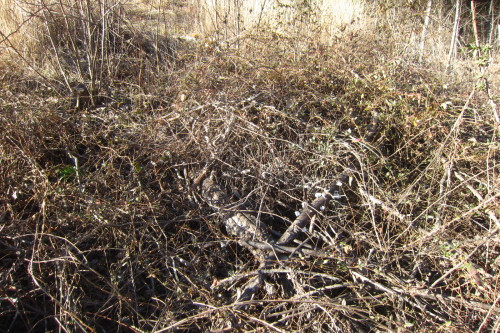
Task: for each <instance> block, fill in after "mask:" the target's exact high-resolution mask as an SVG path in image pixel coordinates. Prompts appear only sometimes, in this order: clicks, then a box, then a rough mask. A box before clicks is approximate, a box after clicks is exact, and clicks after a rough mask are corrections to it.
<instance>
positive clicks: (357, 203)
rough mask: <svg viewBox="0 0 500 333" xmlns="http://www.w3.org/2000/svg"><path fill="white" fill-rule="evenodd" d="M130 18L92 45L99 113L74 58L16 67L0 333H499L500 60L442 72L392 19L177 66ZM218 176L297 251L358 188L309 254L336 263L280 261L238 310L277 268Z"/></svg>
mask: <svg viewBox="0 0 500 333" xmlns="http://www.w3.org/2000/svg"><path fill="white" fill-rule="evenodd" d="M102 4H103V5H106V6H107V5H109V4H110V3H107V2H103V3H102ZM145 5H150V6H151V8H156V7H155V6H159V4H157V3H154V2H145ZM101 8H103V7H101ZM158 8H160V7H158ZM183 8H184V7H183ZM160 9H161V8H160ZM184 9H185V8H184ZM127 10H128V9H124V10H123V12H122V11H120V12H113V13H114V14H113V15H111V14H109V15H108V16H105V18H111V17H114V18H116V20H117V21H118V23H117V25H114V26H112V28H110V30H109V31H110V32H117V31H124V32H127V34H130V35H129V36H130V38H131V39H125V40H118V41H117V42H116V41H113V42H112V41H111V39H109V37H108V36H109V34H105V35H103V34H101V35H95V36H96V38H103V39H102V41H103V42H105V44H106V45H108V46H107V48H106V51H102V50H101V51H99V52H102V53H98V55H99V56H97V57H96V59H105V61H102V62H101V60H99V61H96V66H95V67H94V73H95V74H96V76H94V78H95V81H94V83H93V85H94V88H92V89H90V90H94V91H93V93H94V95H95V100H94V101H93V104H94V105H92V103H88V104H86V105H85V106H84V107H80V108H79V109H78V110H77V109H75V107H74V104H73V103H74V98H75V97H74V96H73V95H72V94H71V93H68V92H67V91H68V90H69V89H70V88H71V86H70V87H69V88H68V87H66V86H65V84H64V83H62V84H60V85H58V82H64V81H65V80H67V81H72V80H70V79H68V78H75V80H76V81H80V80H83V82H85V83H86V84H87V85H88V87H89V88H90V85H91V83H90V82H92V75H93V74H91V70H82V71H81V72H79V71H78V69H77V67H74V64H75V62H68V63H66V65H65V66H62V67H58V66H54V67H52V71H46V72H43V74H46V75H44V77H43V78H41V77H40V76H35V75H34V74H33V72H32V71H31V72H30V71H28V72H23V71H21V70H19V69H17V72H16V70H12V68H13V65H12V63H11V65H10V67H9V66H5V68H4V69H3V75H2V89H1V92H0V110H1V111H0V127H1V128H2V129H3V132H2V136H0V165H1V169H0V189H1V191H0V207H1V209H0V244H1V246H0V258H1V261H0V265H1V269H0V281H1V283H0V305H1V306H0V309H1V310H0V331H5V332H17V331H32V332H41V331H44V332H52V331H53V332H56V331H68V332H111V331H116V332H169V331H186V332H190V331H210V332H226V331H244V332H246V331H281V332H293V331H297V332H299V331H300V332H317V331H325V332H330V331H333V332H376V331H394V332H431V331H432V332H494V331H498V329H499V325H500V319H499V318H500V308H499V305H500V304H499V295H500V292H499V288H500V283H499V280H498V279H499V276H500V274H499V273H498V272H499V269H500V259H499V258H500V242H499V236H498V230H499V227H500V223H499V221H498V214H499V211H498V195H499V189H498V165H497V163H498V148H499V146H498V140H497V135H498V126H499V124H498V119H497V117H498V116H497V115H495V113H494V111H493V110H494V109H493V108H494V107H495V106H496V105H497V104H498V101H499V100H498V86H497V84H496V82H495V81H494V80H495V75H497V74H498V70H497V69H495V68H498V67H497V66H498V65H497V59H496V58H495V57H494V55H495V51H497V50H492V53H491V54H492V63H491V64H490V66H489V67H488V68H486V69H481V70H480V69H479V68H478V67H477V66H476V67H474V66H473V65H471V61H470V60H467V59H466V58H462V60H461V61H463V63H464V66H463V67H468V68H471V69H472V72H471V73H470V74H466V73H467V72H465V71H463V72H460V76H459V75H457V73H459V70H461V68H462V67H461V66H459V63H458V61H457V62H456V63H455V64H456V65H455V66H454V67H453V70H454V71H455V72H451V73H450V74H448V75H445V74H443V71H442V69H443V68H442V63H440V62H434V60H433V58H432V57H431V56H428V57H426V63H425V64H420V65H417V64H415V63H414V61H413V60H415V57H416V53H414V52H413V51H412V50H409V51H407V52H406V51H404V49H405V47H404V45H405V43H404V42H402V41H401V40H398V39H397V36H400V34H399V29H402V27H394V29H392V30H388V26H387V25H386V23H387V21H383V19H382V18H381V16H380V17H378V20H379V24H378V25H375V22H374V23H373V24H374V25H373V26H374V27H378V28H379V29H380V30H376V29H375V30H374V29H366V30H356V31H354V30H352V31H351V30H349V29H347V30H346V31H345V33H344V34H343V35H339V36H338V37H337V42H336V43H334V44H333V45H332V44H331V43H327V42H325V43H323V42H321V41H320V39H305V38H299V39H297V37H298V36H305V35H306V32H304V31H296V35H294V36H290V35H288V36H285V35H283V34H276V33H275V32H273V31H263V30H259V31H248V32H247V33H245V35H244V36H241V38H239V39H238V42H237V43H236V42H235V43H234V44H225V43H217V42H215V41H214V40H216V38H215V39H210V38H206V39H204V40H203V39H202V40H201V41H199V42H198V43H191V42H189V41H185V40H179V39H174V38H166V37H165V41H166V42H165V43H166V44H165V45H167V44H168V45H169V47H168V50H169V52H170V53H168V56H167V57H164V58H160V56H165V53H164V52H163V51H164V50H165V48H167V46H164V47H165V48H162V47H160V48H156V49H151V50H150V51H151V52H149V51H147V50H149V49H148V48H147V47H149V46H152V45H157V46H158V45H160V44H159V41H161V40H163V39H162V38H160V37H161V35H160V34H159V33H158V34H155V33H154V31H152V30H150V29H148V27H150V23H145V24H144V26H142V29H144V30H143V31H141V30H140V29H139V28H138V20H136V21H134V24H131V25H127V24H126V22H127V20H128V19H129V18H130V17H140V15H139V14H140V13H130V12H128V11H127ZM162 10H163V9H162ZM373 10H374V9H373ZM387 10H388V11H391V10H394V9H391V8H389V9H387ZM419 10H420V9H419ZM163 13H164V12H163ZM386 13H388V12H386ZM162 17H163V16H162V15H159V18H157V19H162ZM101 18H102V17H101ZM122 19H123V20H122ZM123 24H124V25H123ZM69 26H70V25H67V26H65V27H66V28H67V27H69ZM396 28H397V29H396ZM119 29H123V30H119ZM443 29H444V28H443ZM67 31H69V30H67ZM179 32H183V33H184V32H187V31H184V30H179ZM384 32H385V33H384ZM162 33H163V32H162ZM320 35H321V34H320ZM320 35H317V36H320ZM76 36H78V34H77V33H75V34H74V35H68V34H61V38H62V40H66V41H69V43H71V39H72V38H73V40H74V41H76V40H77V37H76ZM99 36H101V37H99ZM436 37H437V36H436ZM318 38H319V37H318ZM138 39H139V40H140V41H143V42H144V43H139V42H137V40H138ZM132 41H135V42H132ZM115 42H116V43H117V44H114V43H115ZM129 42H130V43H129ZM48 43H49V45H50V40H48ZM3 45H5V44H3ZM88 46H89V48H87V49H85V50H87V51H86V52H90V53H88V54H92V52H91V51H92V50H95V49H93V48H91V47H90V46H92V45H88ZM112 46H113V47H115V46H116V48H114V49H111V47H112ZM118 46H120V47H118ZM236 46H238V47H236ZM56 50H59V49H57V48H56ZM158 50H160V51H161V52H160V54H159V53H158ZM162 50H163V51H162ZM63 51H64V49H61V50H59V51H58V53H57V54H59V55H61V54H62V53H63ZM66 51H68V50H67V49H66ZM148 52H149V53H148ZM68 54H69V56H70V58H71V57H73V58H74V59H76V60H77V61H76V62H78V61H83V60H82V59H83V58H78V57H77V55H76V54H74V53H71V52H69V51H68ZM84 54H85V53H84ZM101 55H102V57H101ZM35 58H36V57H35ZM35 58H31V60H30V62H31V64H32V65H33V66H32V68H33V69H34V70H36V71H38V72H41V71H42V69H43V68H45V69H46V68H48V67H50V66H48V65H47V62H46V60H43V59H38V60H36V59H35ZM63 58H64V57H61V59H63ZM466 63H467V64H466ZM4 64H5V63H4ZM103 64H106V66H103ZM35 65H37V66H38V67H37V66H35ZM118 65H123V66H121V67H120V66H118ZM465 65H467V66H465ZM117 66H118V67H117ZM9 68H10V69H9ZM14 68H15V67H14ZM58 68H59V69H58ZM110 68H115V69H118V68H119V69H120V71H118V70H117V71H113V70H109V69H110ZM35 73H36V72H35ZM65 78H66V79H65ZM69 83H70V82H69ZM374 118H376V119H377V122H378V128H377V130H376V132H375V135H374V136H373V137H372V135H371V133H372V132H370V129H371V128H372V127H371V126H372V125H373V124H372V122H373V119H374ZM368 137H370V138H369V139H368ZM206 168H209V169H210V170H212V171H214V172H215V174H216V177H217V181H218V182H219V183H220V184H221V185H224V186H225V187H226V188H228V189H229V190H230V191H231V192H232V193H233V195H234V196H235V197H237V198H239V199H241V200H246V201H247V203H248V207H250V208H249V209H251V210H252V211H253V212H254V213H255V214H258V215H259V216H260V219H261V221H262V222H263V223H265V224H267V225H268V226H270V227H271V228H272V229H273V230H274V231H276V232H279V233H283V232H284V231H285V230H286V228H287V226H288V225H289V224H290V222H291V221H293V220H294V219H295V212H296V211H300V210H301V209H302V205H303V202H311V201H312V200H313V199H314V198H315V194H316V193H318V192H322V190H323V189H324V188H328V187H329V186H330V185H331V183H332V182H334V181H335V180H336V179H337V177H338V175H340V174H346V175H347V176H348V177H349V178H350V180H351V181H350V182H348V183H346V184H344V185H343V187H342V189H343V190H342V191H341V193H339V195H340V198H339V199H338V200H334V201H333V203H332V204H331V205H329V207H326V209H325V210H324V211H322V212H321V214H318V215H317V216H316V218H315V219H314V220H313V222H312V223H311V224H310V225H308V226H307V230H306V231H305V232H304V233H303V234H302V235H301V237H300V239H301V240H307V241H308V244H310V245H312V246H314V247H316V248H318V249H321V250H324V251H328V253H329V257H327V258H314V257H303V256H298V255H297V256H293V257H291V258H287V259H286V260H281V261H279V262H277V263H275V264H273V266H272V267H271V268H269V269H268V270H267V271H266V272H264V273H265V284H264V286H263V288H262V289H261V290H260V291H259V292H258V293H257V294H256V295H255V296H254V298H253V299H252V300H250V301H246V302H240V303H235V302H234V301H235V299H236V296H237V294H238V292H239V291H241V290H242V288H243V286H244V284H245V282H246V281H248V279H249V278H250V277H251V276H254V275H255V274H256V273H257V272H256V269H257V268H258V263H257V262H256V260H255V259H254V256H253V255H252V253H251V252H250V251H248V249H247V248H245V247H242V246H240V245H239V244H238V242H237V240H236V239H234V238H232V237H230V236H228V233H227V232H226V230H225V229H224V227H223V226H222V225H221V219H222V216H220V214H218V213H215V212H214V211H213V210H212V209H211V208H210V206H209V205H208V204H207V203H206V202H205V201H204V199H203V197H202V196H201V195H200V193H199V191H198V190H197V189H196V188H193V186H192V184H193V182H194V181H195V179H196V178H197V177H198V176H199V175H200V174H201V173H202V172H203V170H204V169H206Z"/></svg>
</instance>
